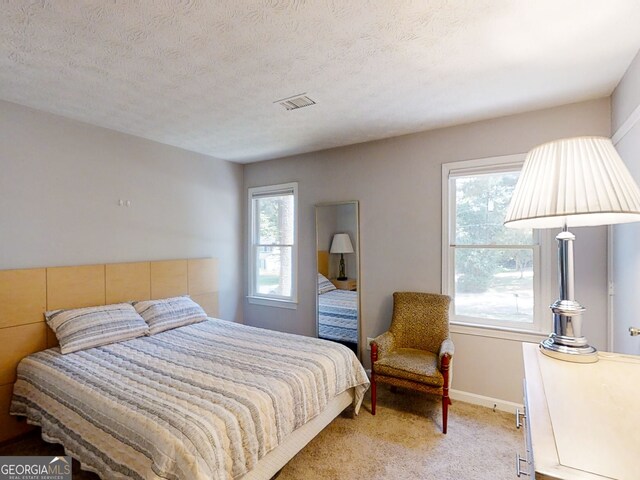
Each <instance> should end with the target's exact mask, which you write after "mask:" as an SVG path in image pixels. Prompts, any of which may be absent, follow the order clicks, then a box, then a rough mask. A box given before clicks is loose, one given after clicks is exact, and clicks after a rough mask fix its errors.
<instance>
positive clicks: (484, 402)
mask: <svg viewBox="0 0 640 480" xmlns="http://www.w3.org/2000/svg"><path fill="white" fill-rule="evenodd" d="M449 396H450V397H451V398H452V399H453V400H460V401H461V402H467V403H472V404H474V405H481V406H483V407H488V408H495V409H496V410H501V411H503V412H508V413H515V412H516V408H519V409H520V411H522V405H521V404H519V403H514V402H509V401H507V400H500V399H498V398H491V397H485V396H484V395H478V394H476V393H469V392H463V391H461V390H454V389H453V388H452V389H450V390H449Z"/></svg>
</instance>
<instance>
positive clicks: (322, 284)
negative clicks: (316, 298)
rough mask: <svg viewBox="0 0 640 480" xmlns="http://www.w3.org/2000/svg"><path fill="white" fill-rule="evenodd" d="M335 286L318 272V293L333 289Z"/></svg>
mask: <svg viewBox="0 0 640 480" xmlns="http://www.w3.org/2000/svg"><path fill="white" fill-rule="evenodd" d="M335 289H336V286H335V285H334V284H333V283H331V280H329V279H328V278H327V277H325V276H324V275H322V274H321V273H318V295H322V294H323V293H327V292H330V291H331V290H335Z"/></svg>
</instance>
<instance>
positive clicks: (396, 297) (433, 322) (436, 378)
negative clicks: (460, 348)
mask: <svg viewBox="0 0 640 480" xmlns="http://www.w3.org/2000/svg"><path fill="white" fill-rule="evenodd" d="M450 302H451V299H450V297H448V296H447V295H439V294H435V293H420V292H396V293H394V294H393V319H392V321H391V327H390V328H389V331H388V332H385V333H383V334H382V335H380V336H378V337H376V338H375V339H374V340H373V341H372V342H371V347H372V348H371V365H372V382H371V385H372V388H371V395H372V396H371V400H372V402H371V406H372V413H373V414H374V415H375V395H376V392H375V390H376V388H375V384H376V382H382V383H387V384H391V385H394V386H399V387H405V388H411V389H414V390H419V391H422V392H426V393H433V394H437V395H442V414H443V422H442V424H443V429H442V430H443V432H444V433H447V407H448V405H449V404H450V403H451V400H450V399H449V382H450V378H449V366H450V362H451V359H452V358H453V353H454V346H453V342H452V341H451V339H450V338H449V304H450ZM443 359H444V362H443Z"/></svg>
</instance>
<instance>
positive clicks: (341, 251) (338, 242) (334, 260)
mask: <svg viewBox="0 0 640 480" xmlns="http://www.w3.org/2000/svg"><path fill="white" fill-rule="evenodd" d="M316 250H317V259H318V262H317V266H318V268H317V271H318V275H317V278H318V280H317V281H318V283H317V287H318V288H317V295H318V301H317V303H316V305H317V310H316V312H317V317H316V318H317V322H318V337H319V338H324V339H326V340H332V341H334V342H339V343H342V344H343V345H346V346H347V347H349V348H351V349H352V350H353V351H354V352H355V353H356V355H358V356H359V350H360V349H359V345H358V344H359V339H360V297H359V295H360V293H359V290H360V289H359V287H358V280H359V277H360V241H359V228H358V202H355V201H354V202H339V203H324V204H320V205H316Z"/></svg>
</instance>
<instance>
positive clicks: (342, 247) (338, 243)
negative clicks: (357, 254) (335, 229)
mask: <svg viewBox="0 0 640 480" xmlns="http://www.w3.org/2000/svg"><path fill="white" fill-rule="evenodd" d="M329 253H353V245H352V244H351V239H350V238H349V234H348V233H336V234H335V235H334V236H333V241H332V242H331V249H330V250H329Z"/></svg>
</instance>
